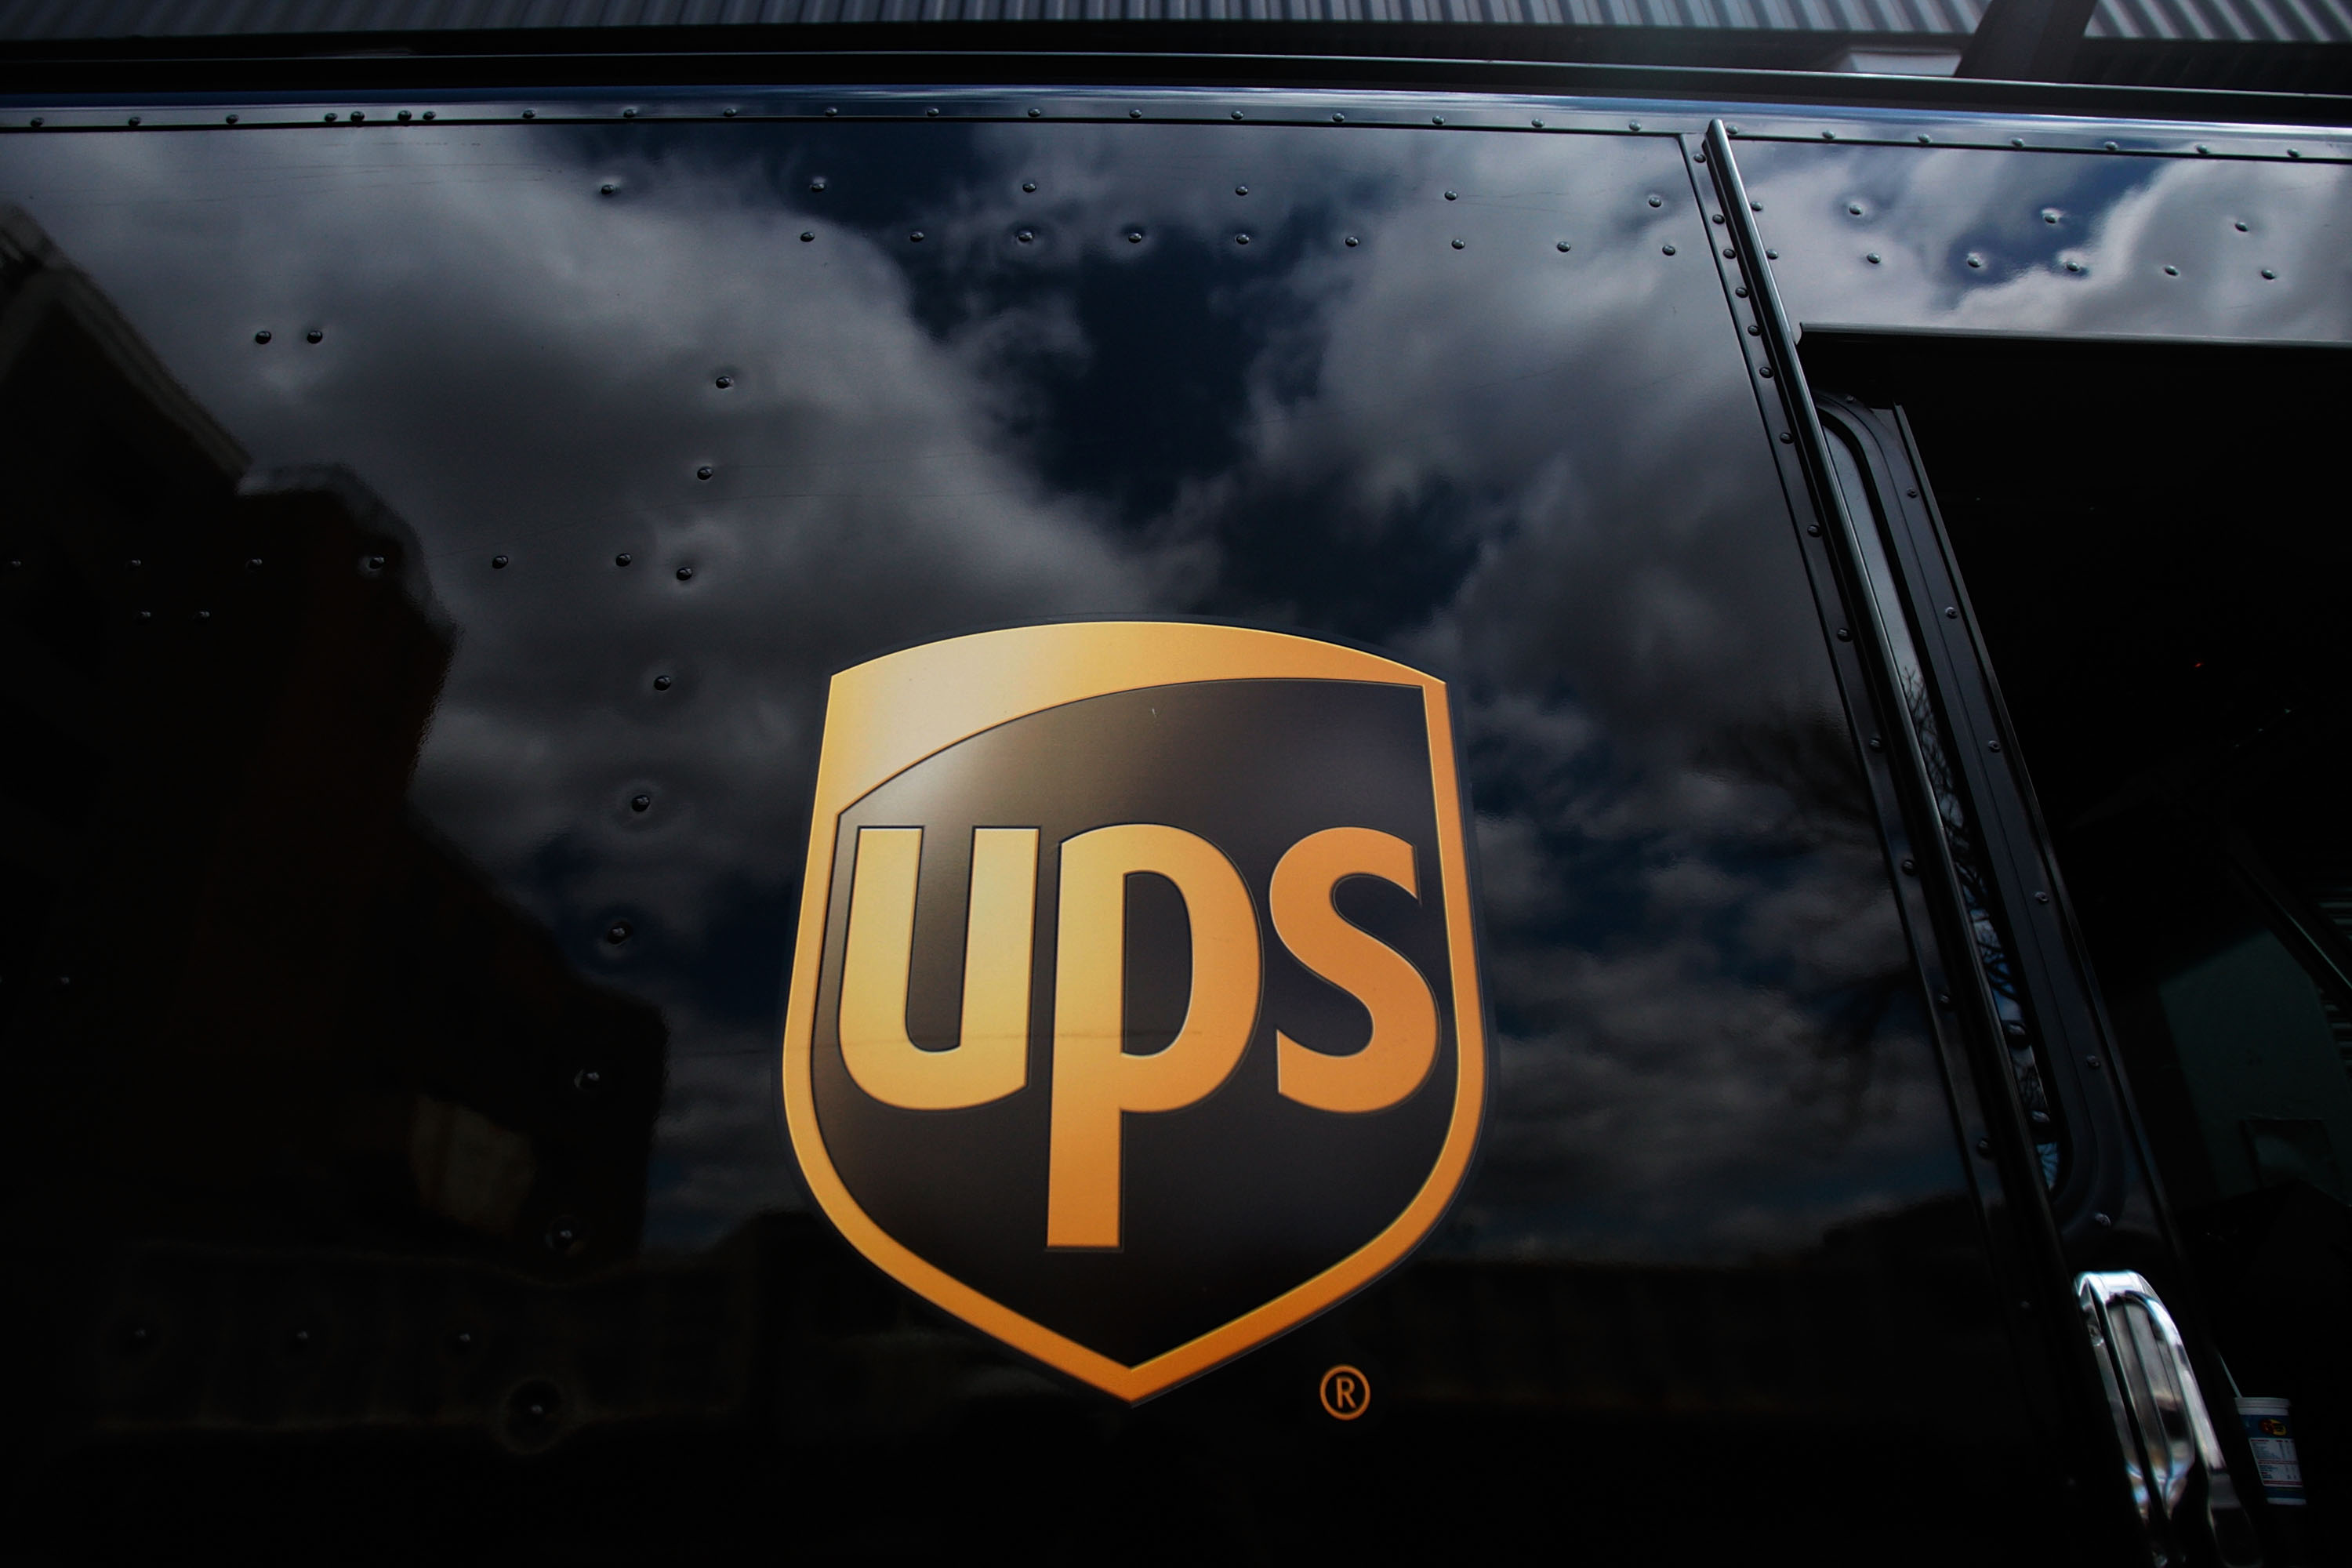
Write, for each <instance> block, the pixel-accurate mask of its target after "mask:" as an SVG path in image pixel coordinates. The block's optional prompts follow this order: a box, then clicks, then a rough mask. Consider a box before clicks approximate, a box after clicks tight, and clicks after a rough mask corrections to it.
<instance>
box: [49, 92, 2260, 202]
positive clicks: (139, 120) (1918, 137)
mask: <svg viewBox="0 0 2352 1568" xmlns="http://www.w3.org/2000/svg"><path fill="white" fill-rule="evenodd" d="M739 112H740V110H736V109H735V108H733V107H731V106H730V107H727V108H722V109H721V110H719V114H720V116H721V117H722V118H724V119H728V120H732V119H734V118H736V116H737V115H738V113H739ZM637 113H638V111H637V110H636V109H635V108H634V107H628V108H624V109H623V110H621V111H620V116H619V117H620V118H621V119H623V120H635V119H636V118H637ZM840 113H841V110H840V109H839V107H838V106H836V105H827V106H826V107H825V109H824V118H825V119H828V120H831V119H835V118H837V117H838V116H839V115H840ZM1024 113H1025V114H1026V115H1027V117H1028V118H1029V119H1031V120H1037V119H1042V118H1043V117H1044V114H1045V110H1042V109H1037V108H1034V107H1033V108H1030V109H1028V110H1024ZM1231 114H1232V118H1233V119H1234V120H1236V121H1239V120H1243V119H1245V118H1246V115H1245V114H1244V111H1243V110H1238V109H1236V110H1232V111H1231ZM435 115H436V111H435V110H430V109H428V110H424V111H423V113H422V115H421V116H416V115H414V114H413V113H412V111H411V110H405V109H404V110H399V111H397V113H395V114H394V117H393V118H394V120H395V121H398V122H400V123H402V124H406V123H408V122H409V121H411V120H412V119H413V118H422V119H425V120H432V119H433V118H435ZM923 117H924V118H925V119H927V120H937V119H939V118H940V110H938V109H937V108H936V107H934V108H927V109H925V110H923ZM1127 117H1128V118H1129V120H1141V119H1142V118H1143V110H1140V109H1129V110H1128V111H1127ZM239 118H240V117H239V116H237V115H236V114H228V115H225V116H223V120H224V121H225V122H226V123H227V124H230V125H235V124H237V123H238V122H239ZM521 118H522V119H524V120H533V121H535V120H537V119H538V118H539V111H538V110H535V109H526V110H522V111H521ZM1080 118H1082V119H1088V120H1091V119H1092V118H1093V116H1091V115H1086V116H1081V117H1080ZM321 119H322V120H323V121H325V122H326V123H328V124H333V123H335V122H337V121H339V120H346V119H347V120H348V121H349V122H350V123H352V124H355V125H356V124H362V123H364V122H365V121H367V111H366V110H351V111H350V112H349V114H348V115H347V116H346V115H341V114H338V113H337V112H336V111H334V110H329V111H328V112H327V113H326V114H324V115H323V116H321ZM1347 121H1348V117H1347V115H1346V114H1345V113H1343V112H1340V111H1337V110H1335V111H1333V113H1332V115H1331V123H1332V124H1334V125H1344V124H1346V123H1347ZM1429 122H1430V123H1431V124H1432V125H1435V126H1443V125H1444V123H1445V116H1444V115H1442V114H1433V115H1431V116H1430V117H1429ZM26 123H27V124H28V125H30V126H31V127H32V128H33V129H34V130H39V129H41V128H42V127H44V126H46V125H47V123H48V121H47V117H46V116H44V115H38V114H36V115H33V116H32V117H31V118H30V119H29V120H27V121H26ZM124 123H126V124H128V125H130V126H132V127H134V128H136V127H138V126H140V125H142V124H143V123H144V119H143V117H142V116H141V115H136V114H133V115H131V116H129V117H128V118H127V119H126V121H124ZM1528 124H1529V125H1530V126H1532V127H1533V128H1535V129H1536V130H1538V131H1540V130H1542V129H1543V128H1544V121H1543V120H1542V119H1541V118H1540V117H1537V118H1534V119H1531V120H1529V121H1528ZM1625 128H1626V129H1627V130H1628V131H1632V132H1640V131H1641V129H1642V122H1641V121H1638V120H1631V121H1626V123H1625ZM1727 129H1728V130H1729V132H1730V134H1732V135H1734V136H1738V135H1740V134H1742V132H1740V131H1739V130H1738V128H1737V127H1730V128H1727ZM1821 139H1822V141H1824V142H1835V141H1837V140H1838V139H1839V133H1838V132H1836V131H1834V130H1824V131H1822V132H1821ZM1863 140H1864V142H1869V141H1870V140H1871V138H1868V137H1864V138H1863ZM1912 140H1913V141H1914V142H1916V143H1917V144H1918V145H1920V146H1922V147H1926V146H1930V145H1933V143H1934V140H1935V139H1934V138H1933V137H1931V136H1929V135H1928V134H1927V132H1924V131H1923V132H1917V133H1916V134H1915V135H1914V136H1913V137H1912ZM2009 145H2010V146H2011V148H2013V149H2018V150H2023V149H2024V148H2025V146H2026V140H2025V138H2024V137H2022V136H2012V137H2011V138H2010V139H2009ZM2047 147H2048V150H2051V151H2060V152H2064V151H2074V150H2076V149H2073V148H2069V147H2067V146H2065V145H2063V144H2062V143H2055V142H2053V143H2048V144H2047ZM2099 147H2100V150H2101V151H2103V152H2107V153H2120V152H2123V151H2124V148H2123V147H2122V145H2121V144H2120V143H2119V142H2116V141H2114V140H2112V139H2110V140H2106V141H2103V142H2100V143H2099ZM2195 149H2196V153H2197V155H2198V156H2200V157H2210V156H2212V155H2213V148H2212V145H2211V143H2210V142H2197V143H2195ZM2149 151H2151V152H2155V153H2159V154H2163V153H2168V149H2163V148H2153V149H2149ZM2284 152H2285V155H2286V156H2287V157H2289V158H2292V159H2298V160H2299V159H2301V158H2302V157H2303V155H2304V153H2303V149H2302V148H2300V147H2288V148H2286V149H2284ZM1694 161H1695V162H1698V163H1705V162H1706V158H1705V157H1704V156H1700V157H1698V158H1696V159H1695V160H1694ZM606 194H607V195H610V194H611V193H610V192H609V191H608V192H607V193H606Z"/></svg>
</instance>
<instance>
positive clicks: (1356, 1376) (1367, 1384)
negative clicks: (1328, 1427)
mask: <svg viewBox="0 0 2352 1568" xmlns="http://www.w3.org/2000/svg"><path fill="white" fill-rule="evenodd" d="M1315 1392H1316V1394H1317V1395H1318V1397H1319V1398H1321V1400H1322V1401H1323V1412H1324V1414H1325V1415H1328V1416H1330V1417H1331V1418H1332V1419H1333V1420H1334V1421H1353V1420H1354V1419H1355V1418H1356V1417H1357V1416H1359V1415H1362V1414H1363V1413H1364V1412H1365V1411H1367V1410H1369V1409H1370V1408H1371V1405H1372V1380H1371V1379H1370V1378H1368V1377H1366V1376H1365V1375H1364V1374H1363V1373H1360V1372H1358V1371H1357V1370H1356V1369H1355V1368H1354V1367H1352V1366H1345V1365H1342V1366H1335V1367H1333V1368H1332V1369H1331V1370H1330V1371H1328V1372H1327V1373H1324V1374H1323V1382H1322V1384H1321V1385H1320V1386H1319V1387H1318V1388H1317V1389H1316V1391H1315Z"/></svg>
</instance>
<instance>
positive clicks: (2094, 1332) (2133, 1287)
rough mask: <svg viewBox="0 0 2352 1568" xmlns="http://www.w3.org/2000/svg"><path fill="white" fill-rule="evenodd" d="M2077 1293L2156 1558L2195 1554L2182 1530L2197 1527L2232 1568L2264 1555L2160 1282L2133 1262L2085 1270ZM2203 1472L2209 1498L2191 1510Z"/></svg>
mask: <svg viewBox="0 0 2352 1568" xmlns="http://www.w3.org/2000/svg"><path fill="white" fill-rule="evenodd" d="M2074 1300H2075V1303H2076V1305H2078V1306H2079V1307H2080V1308H2081V1309H2082V1312H2083V1328H2084V1332H2086V1333H2087V1334H2089V1335H2090V1338H2091V1349H2092V1352H2093V1354H2094V1357H2095V1359H2096V1360H2097V1362H2098V1364H2099V1379H2100V1381H2101V1382H2102V1383H2103V1384H2105V1387H2106V1392H2107V1411H2108V1414H2109V1415H2111V1416H2112V1417H2113V1418H2114V1420H2115V1424H2116V1440H2117V1443H2118V1445H2119V1446H2120V1447H2121V1448H2122V1450H2123V1456H2124V1474H2125V1477H2126V1480H2127V1481H2128V1482H2129V1483H2130V1487H2131V1493H2132V1502H2133V1505H2134V1507H2135V1508H2137V1510H2138V1512H2139V1519H2140V1526H2141V1529H2142V1530H2143V1531H2145V1533H2146V1538H2147V1547H2148V1553H2149V1556H2150V1558H2151V1559H2152V1560H2153V1561H2154V1562H2155V1563H2158V1564H2163V1565H2169V1564H2172V1563H2182V1562H2185V1561H2189V1558H2188V1557H2187V1555H2186V1551H2185V1543H2184V1542H2183V1540H2182V1536H2183V1535H2184V1534H2194V1535H2200V1536H2202V1537H2203V1538H2204V1539H2205V1540H2206V1541H2208V1542H2210V1543H2211V1546H2212V1549H2213V1552H2214V1554H2215V1555H2216V1556H2218V1557H2219V1558H2220V1559H2221V1561H2222V1562H2223V1563H2229V1564H2232V1565H2233V1568H2236V1565H2242V1564H2243V1565H2251V1564H2254V1563H2260V1562H2261V1561H2262V1549H2261V1547H2260V1545H2259V1544H2258V1543H2257V1542H2256V1540H2255V1537H2254V1531H2253V1525H2252V1521H2250V1520H2249V1519H2248V1518H2247V1517H2246V1513H2245V1510H2244V1509H2243V1508H2242V1506H2241V1505H2240V1503H2239V1501H2238V1493H2237V1489H2236V1487H2235V1486H2233V1485H2232V1484H2231V1479H2230V1470H2229V1466H2228V1464H2227V1462H2226V1461H2225V1460H2224V1459H2223V1458H2222V1457H2221V1441H2220V1439H2219V1438H2217V1437H2216V1436H2214V1432H2213V1422H2212V1418H2211V1416H2210V1415H2208V1414H2207V1412H2206V1409H2205V1396H2204V1394H2203V1393H2202V1392H2201V1391H2200V1389H2199V1388H2198V1386H2197V1373H2196V1369H2195V1368H2194V1367H2192V1366H2190V1365H2189V1347H2188V1346H2187V1345H2185V1344H2184V1343H2182V1342H2181V1338H2180V1329H2179V1325H2178V1324H2176V1323H2174V1322H2173V1321H2172V1314H2171V1313H2170V1312H2169V1311H2168V1310H2166V1308H2165V1305H2164V1300H2163V1298H2161V1297H2159V1296H2158V1294H2157V1293H2156V1287H2154V1286H2153V1285H2150V1284H2149V1283H2148V1282H2147V1279H2145V1278H2144V1277H2143V1276H2141V1275H2138V1274H2136V1273H2133V1272H2131V1271H2129V1270H2116V1271H2113V1272H2108V1273H2096V1274H2078V1275H2076V1276H2075V1277H2074ZM2200 1476H2201V1477H2202V1479H2203V1480H2204V1489H2203V1491H2204V1495H2203V1499H2202V1502H2203V1507H2202V1508H2201V1509H2189V1510H2187V1513H2186V1516H2184V1505H2186V1504H2187V1503H2188V1502H2189V1491H2190V1488H2191V1485H2192V1483H2194V1482H2195V1481H2196V1480H2197V1479H2199V1478H2200ZM2200 1515H2201V1517H2199V1516H2200Z"/></svg>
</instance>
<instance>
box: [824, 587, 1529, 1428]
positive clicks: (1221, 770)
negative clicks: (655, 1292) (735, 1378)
mask: <svg viewBox="0 0 2352 1568" xmlns="http://www.w3.org/2000/svg"><path fill="white" fill-rule="evenodd" d="M1464 833H1465V817H1464V812H1463V805H1462V798H1461V786H1460V783H1459V780H1458V778H1457V774H1456V770H1455V765H1454V737H1453V725H1452V720H1451V717H1450V714H1449V710H1448V705H1447V699H1446V690H1445V687H1444V683H1443V682H1441V681H1439V680H1437V679H1433V677H1430V676H1428V675H1424V674H1423V673H1422V672H1420V671H1418V670H1415V669H1412V668H1408V667H1406V666H1404V665H1402V664H1398V663H1396V662H1394V661H1393V660H1391V659H1387V658H1381V657H1380V656H1378V655H1376V654H1370V653H1366V652H1362V651H1360V650H1358V649H1354V648H1349V647H1339V646H1338V645H1336V644H1332V643H1326V642H1319V641H1317V640H1315V639H1312V638H1308V637H1295V636H1290V635H1287V634H1283V633H1277V632H1268V631H1259V630H1253V629H1249V628H1246V627H1240V626H1213V625H1206V624H1200V623H1191V622H1136V621H1087V622H1073V623H1066V624H1062V625H1055V626H1024V627H1018V628H1014V629H1011V630H1005V631H995V632H985V633H981V634H978V635H975V636H971V637H957V638H953V639H951V640H949V641H946V642H939V643H931V644H928V645H926V646H923V647H915V648H909V649H907V650H905V651H903V652H899V653H894V654H890V655H888V656H887V657H885V658H877V659H875V660H873V661H871V662H870V663H866V664H862V665H859V666H857V667H856V668H852V669H848V670H845V671H843V672H842V673H841V674H839V675H837V676H835V678H834V680H833V686H832V690H831V693H830V695H829V698H828V700H827V705H826V710H825V722H824V749H823V752H822V753H821V756H820V758H819V761H818V764H817V785H816V801H815V809H814V816H813V817H812V820H811V823H810V830H809V852H808V870H807V876H806V879H805V881H804V882H803V888H802V896H801V919H800V930H799V939H798V942H797V944H796V947H795V950H794V955H793V978H792V990H791V996H790V1001H789V1003H788V1005H787V1009H786V1015H785V1025H784V1060H783V1094H784V1110H785V1118H786V1122H787V1125H788V1126H789V1128H790V1130H791V1133H792V1140H793V1151H794V1152H795V1155H796V1156H797V1158H798V1160H799V1162H800V1167H801V1171H802V1173H803V1176H804V1177H805V1178H806V1180H807V1182H808V1184H809V1187H810V1190H811V1191H812V1192H813V1193H814V1194H815V1196H816V1199H817V1202H818V1204H819V1205H821V1206H822V1207H823V1208H824V1213H825V1215H827V1216H828V1217H829V1218H830V1219H831V1220H832V1222H833V1223H834V1225H835V1226H836V1227H837V1228H838V1229H839V1230H840V1232H841V1234H842V1235H843V1236H844V1237H845V1238H847V1240H848V1241H849V1243H850V1244H851V1245H852V1246H854V1247H856V1248H857V1250H858V1251H860V1252H861V1253H863V1254H864V1255H865V1256H866V1258H868V1259H870V1260H871V1261H872V1262H874V1263H875V1264H876V1265H877V1266H878V1267H880V1268H882V1269H883V1270H884V1271H885V1272H887V1273H888V1274H889V1275H891V1276H892V1277H893V1278H895V1279H898V1281H899V1282H900V1283H901V1284H903V1285H905V1286H907V1287H908V1289H912V1290H914V1291H915V1292H916V1293H918V1294H919V1295H920V1296H922V1297H924V1298H926V1299H927V1300H930V1301H931V1302H933V1303H935V1304H936V1305H938V1306H940V1307H941V1308H943V1309H945V1310H947V1311H949V1312H951V1313H953V1314H954V1315H955V1316H957V1317H959V1318H961V1319H962V1320H964V1321H966V1322H969V1323H971V1324H972V1325H973V1326H975V1327H977V1328H979V1329H982V1330H984V1331H987V1332H988V1333H991V1334H993V1335H995V1336H996V1337H997V1338H999V1339H1001V1340H1003V1341H1004V1342H1006V1343H1008V1344H1010V1345H1013V1346H1014V1347H1015V1348H1017V1349H1019V1350H1021V1351H1024V1352H1027V1353H1028V1354H1030V1355H1032V1356H1034V1357H1036V1358H1037V1359H1038V1360H1040V1361H1042V1362H1045V1363H1047V1364H1049V1365H1051V1366H1054V1367H1057V1368H1059V1369H1060V1370H1062V1371H1063V1372H1066V1373H1069V1374H1071V1375H1072V1376H1075V1377H1077V1378H1080V1379H1082V1380H1084V1381H1085V1382H1087V1383H1089V1384H1094V1385H1095V1386H1097V1387H1098V1388H1101V1389H1103V1390H1105V1391H1107V1392H1108V1393H1110V1394H1117V1395H1118V1396H1119V1397H1121V1398H1124V1399H1128V1400H1139V1399H1143V1398H1145V1397H1147V1396H1149V1395H1150V1394H1156V1393H1158V1392H1160V1390H1162V1389H1164V1388H1167V1387H1169V1386H1170V1385H1171V1384H1176V1383H1179V1382H1181V1381H1182V1380H1184V1379H1185V1378H1188V1377H1192V1376H1194V1375H1196V1374H1198V1373H1202V1372H1204V1371H1207V1370H1208V1369H1209V1368H1211V1367H1213V1366H1215V1365H1216V1364H1218V1363H1221V1362H1223V1361H1225V1360H1227V1359H1229V1358H1231V1357H1233V1356H1235V1355H1238V1354H1240V1353H1242V1352H1244V1351H1247V1350H1249V1349H1250V1348H1252V1347H1253V1346H1255V1345H1258V1344H1261V1343H1263V1342H1265V1341H1266V1340H1268V1339H1271V1338H1273V1337H1274V1336H1275V1335H1276V1334H1279V1333H1281V1332H1283V1331H1285V1330H1287V1329H1289V1328H1291V1327H1293V1326H1295V1325H1297V1323H1299V1322H1301V1321H1305V1320H1306V1319H1307V1318H1309V1317H1311V1316H1313V1315H1314V1314H1315V1313H1317V1312H1319V1311H1321V1310H1324V1309H1325V1308H1327V1307H1329V1306H1331V1305H1332V1304H1333V1303H1335V1302H1337V1301H1339V1300H1342V1299H1343V1298H1345V1297H1346V1296H1348V1295H1349V1293H1350V1292H1352V1291H1355V1290H1357V1289H1361V1288H1362V1287H1363V1286H1364V1285H1366V1284H1368V1283H1370V1281H1371V1280H1372V1279H1376V1278H1377V1277H1378V1276H1379V1275H1380V1274H1381V1272H1382V1271H1383V1270H1385V1269H1387V1268H1390V1267H1391V1265H1393V1264H1395V1263H1396V1262H1398V1261H1399V1260H1400V1259H1402V1258H1404V1257H1405V1256H1406V1255H1407V1254H1408V1253H1410V1252H1411V1251H1412V1249H1413V1247H1415V1246H1417V1245H1418V1244H1419V1243H1420V1241H1421V1239H1422V1238H1423V1237H1424V1236H1426V1235H1427V1234H1428V1232H1429V1230H1430V1227H1431V1226H1433V1225H1434V1224H1435V1223H1436V1221H1437V1219H1438V1217H1439V1216H1440V1215H1442V1214H1443V1213H1444V1209H1445V1207H1446V1205H1447V1204H1448V1203H1449V1202H1451V1201H1452V1199H1453V1197H1454V1192H1455V1190H1456V1188H1457V1187H1459V1185H1460V1184H1461V1182H1462V1177H1463V1173H1465V1170H1466V1169H1467V1168H1468V1166H1469V1163H1470V1155H1471V1151H1472V1149H1473V1148H1474V1147H1475V1144H1476V1142H1477V1137H1478V1129H1479V1123H1480V1119H1481V1116H1482V1114H1483V1111H1484V1108H1485V1098H1486V1034H1485V1029H1484V1026H1483V1015H1482V1012H1481V1008H1480V1005H1479V991H1478V978H1477V966H1476V960H1475V953H1474V952H1473V949H1472V926H1473V921H1472V919H1471V911H1470V894H1469V887H1468V882H1467V877H1468V854H1467V847H1466V844H1465V837H1464Z"/></svg>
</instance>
